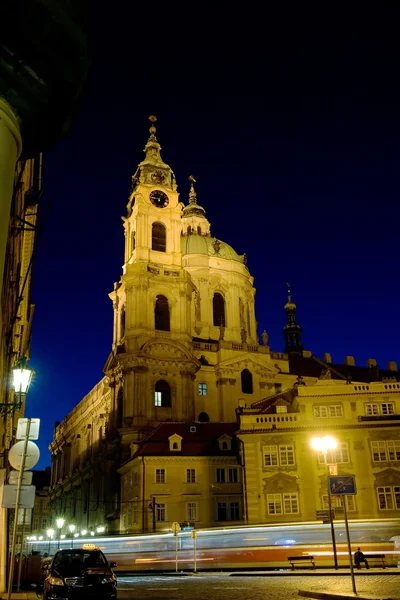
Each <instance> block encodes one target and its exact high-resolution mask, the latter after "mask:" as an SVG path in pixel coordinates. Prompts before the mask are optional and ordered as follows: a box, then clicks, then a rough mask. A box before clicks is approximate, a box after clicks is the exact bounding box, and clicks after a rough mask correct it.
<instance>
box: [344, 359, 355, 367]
mask: <svg viewBox="0 0 400 600" xmlns="http://www.w3.org/2000/svg"><path fill="white" fill-rule="evenodd" d="M344 364H345V365H347V366H348V367H355V366H356V363H355V361H354V356H345V357H344Z"/></svg>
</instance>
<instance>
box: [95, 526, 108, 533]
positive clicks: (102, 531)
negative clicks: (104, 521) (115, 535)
mask: <svg viewBox="0 0 400 600" xmlns="http://www.w3.org/2000/svg"><path fill="white" fill-rule="evenodd" d="M105 530H106V528H105V527H103V525H101V526H100V527H96V531H97V533H104V532H105Z"/></svg>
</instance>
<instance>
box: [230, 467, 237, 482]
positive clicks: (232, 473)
mask: <svg viewBox="0 0 400 600" xmlns="http://www.w3.org/2000/svg"><path fill="white" fill-rule="evenodd" d="M228 481H229V483H237V482H238V470H237V468H236V467H229V469H228Z"/></svg>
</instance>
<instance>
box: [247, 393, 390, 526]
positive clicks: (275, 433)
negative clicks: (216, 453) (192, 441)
mask: <svg viewBox="0 0 400 600" xmlns="http://www.w3.org/2000/svg"><path fill="white" fill-rule="evenodd" d="M297 402H298V406H297V412H288V413H268V414H266V413H259V412H257V411H256V410H254V411H248V412H247V414H246V412H244V413H243V414H241V415H240V433H239V439H240V440H241V441H242V444H243V447H242V452H243V457H244V459H243V460H244V471H245V486H244V489H245V504H246V506H247V521H248V523H274V522H291V521H313V520H315V519H316V511H317V510H320V509H323V508H327V467H326V464H324V463H323V459H322V456H321V455H318V453H317V452H315V451H314V450H312V449H311V447H310V442H311V439H312V438H313V437H323V436H325V435H330V436H332V437H334V438H335V439H337V441H338V442H339V443H340V444H342V448H341V449H339V450H338V451H337V452H335V454H334V455H330V456H328V462H329V463H330V464H337V465H338V474H339V475H355V477H356V485H357V495H356V496H355V497H354V498H353V499H349V500H348V511H349V512H348V514H349V517H350V518H354V519H378V518H399V517H400V487H399V486H400V435H399V433H398V426H399V422H400V384H399V383H396V382H392V383H389V382H388V383H372V384H368V385H366V384H362V385H361V384H350V385H345V384H340V383H338V382H334V381H330V382H322V381H321V382H320V384H318V385H315V386H307V387H301V388H299V390H298V397H297ZM389 406H390V408H388V407H389ZM375 410H376V411H378V412H379V411H380V412H382V411H385V412H386V411H389V410H390V411H391V414H390V416H386V415H382V414H380V415H377V416H372V415H368V412H371V411H375ZM329 413H330V414H331V415H332V414H334V413H335V414H336V415H337V416H334V417H332V416H329ZM317 415H321V416H317ZM322 415H323V416H322ZM325 415H328V416H325ZM388 441H389V442H390V444H387V442H388ZM378 442H379V444H378ZM373 446H374V450H375V452H377V451H378V449H377V447H378V446H379V450H380V451H381V453H382V454H381V456H380V457H379V458H377V457H376V455H375V456H374V454H373V448H372V447H373ZM275 452H277V455H275ZM288 452H293V461H292V460H291V458H289V459H288ZM389 452H390V454H389ZM385 454H386V457H385ZM272 455H274V456H277V458H276V459H275V458H273V456H272ZM265 457H267V458H265ZM275 460H276V461H277V462H278V464H277V465H268V464H266V461H267V462H273V461H275ZM292 462H293V463H294V464H290V463H292ZM287 463H289V464H287ZM383 488H386V490H384V489H383ZM378 494H379V495H378ZM385 494H386V500H384V497H385ZM285 501H286V508H285ZM390 502H392V503H393V507H392V508H390V507H389V503H390ZM291 503H292V505H290V504H291ZM293 503H294V504H295V505H296V506H295V507H294V505H293ZM338 503H339V500H337V499H336V498H335V499H334V500H333V505H334V506H335V505H337V504H338ZM274 511H275V512H274ZM337 516H338V518H343V512H342V510H341V509H340V506H338V510H337Z"/></svg>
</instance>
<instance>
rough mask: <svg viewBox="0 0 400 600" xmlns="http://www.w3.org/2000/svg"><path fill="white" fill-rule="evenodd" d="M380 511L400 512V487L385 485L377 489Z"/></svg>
mask: <svg viewBox="0 0 400 600" xmlns="http://www.w3.org/2000/svg"><path fill="white" fill-rule="evenodd" d="M376 494H377V496H378V509H379V510H400V486H399V485H394V486H390V485H385V486H381V487H378V488H376Z"/></svg>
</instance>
